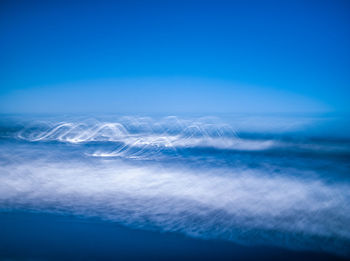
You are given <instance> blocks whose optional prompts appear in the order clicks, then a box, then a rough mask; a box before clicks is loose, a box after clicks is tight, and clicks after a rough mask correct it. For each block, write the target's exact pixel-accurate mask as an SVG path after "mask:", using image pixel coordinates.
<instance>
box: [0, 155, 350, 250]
mask: <svg viewBox="0 0 350 261" xmlns="http://www.w3.org/2000/svg"><path fill="white" fill-rule="evenodd" d="M0 173H1V175H0V206H2V208H6V207H9V208H31V209H35V210H41V211H54V212H55V211H69V212H72V213H75V214H79V215H86V216H98V217H101V218H103V219H107V220H111V221H116V222H120V223H122V224H125V225H128V226H132V227H139V228H146V229H149V228H153V229H160V230H164V231H176V232H181V233H185V234H187V235H190V236H194V237H200V238H221V239H226V240H232V241H235V242H239V243H243V244H272V245H276V244H277V245H280V246H284V247H288V248H296V249H298V248H299V249H300V248H301V249H320V248H321V249H323V250H325V251H331V252H335V253H340V254H345V255H349V254H350V253H349V251H348V250H349V249H350V248H349V245H350V187H349V186H348V185H344V184H342V185H341V184H333V185H330V184H326V183H323V182H321V181H317V180H302V179H293V178H291V177H289V178H288V177H286V176H279V177H277V176H276V177H271V176H269V177H268V176H267V175H265V174H264V173H254V172H247V171H242V170H223V169H211V170H208V171H207V172H204V173H200V174H198V173H196V172H195V171H193V170H190V169H187V170H185V169H184V170H173V169H164V168H160V167H135V166H129V165H125V164H123V163H121V162H117V163H116V162H104V163H103V164H102V165H99V164H97V165H95V166H88V165H84V164H83V163H76V164H73V165H70V164H67V163H66V164H64V163H44V164H40V163H31V164H19V165H16V166H11V167H1V168H0Z"/></svg>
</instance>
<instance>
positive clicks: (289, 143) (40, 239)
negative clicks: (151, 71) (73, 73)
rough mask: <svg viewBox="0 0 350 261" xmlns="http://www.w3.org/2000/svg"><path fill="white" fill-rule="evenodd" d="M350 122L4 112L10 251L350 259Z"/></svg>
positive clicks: (2, 196)
mask: <svg viewBox="0 0 350 261" xmlns="http://www.w3.org/2000/svg"><path fill="white" fill-rule="evenodd" d="M349 129H350V128H349V123H348V121H347V118H346V117H339V116H338V117H335V116H332V117H331V116H327V117H326V116H308V117H306V116H291V115H289V116H283V117H282V116H276V115H272V116H271V115H269V116H266V115H265V116H259V117H257V116H248V115H221V116H220V117H195V116H191V117H183V116H182V117H174V116H171V117H161V116H153V117H137V116H115V115H103V116H95V117H91V116H77V115H74V116H72V115H59V116H57V115H46V116H38V115H37V116H29V115H3V116H2V117H1V121H0V211H1V212H0V225H1V226H2V231H4V232H3V233H2V234H1V236H0V240H1V243H2V244H1V245H2V246H3V247H2V248H0V250H1V251H0V252H1V253H0V256H1V257H2V258H19V259H23V258H24V259H26V258H39V259H87V258H88V256H90V259H103V258H105V259H117V258H119V259H137V258H140V257H145V258H146V257H147V259H149V258H152V259H157V258H158V259H169V258H170V257H172V258H173V259H184V258H187V259H191V258H195V259H205V258H207V259H213V258H214V257H215V258H216V259H227V260H230V259H233V258H238V259H247V260H253V259H256V258H259V259H266V260H268V259H269V260H271V259H274V260H279V259H286V258H287V257H288V258H289V260H300V259H305V260H310V259H314V260H321V259H324V260H330V259H334V258H340V259H346V258H349V257H350V204H349V203H350V190H349V188H350V182H349V181H350V176H349V174H350V138H349V133H350V132H348V130H349ZM42 230H43V231H42ZM91 237H95V238H93V239H92V238H91ZM4 246H6V247H4ZM134 248H135V250H134ZM203 249H204V250H203ZM135 251H136V252H135Z"/></svg>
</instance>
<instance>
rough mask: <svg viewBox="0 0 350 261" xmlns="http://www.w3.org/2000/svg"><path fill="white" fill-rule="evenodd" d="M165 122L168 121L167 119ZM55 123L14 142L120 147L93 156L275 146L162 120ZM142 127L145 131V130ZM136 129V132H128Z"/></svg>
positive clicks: (224, 130) (211, 127)
mask: <svg viewBox="0 0 350 261" xmlns="http://www.w3.org/2000/svg"><path fill="white" fill-rule="evenodd" d="M167 120H169V119H168V118H167ZM130 121H131V120H130V119H129V118H128V122H125V123H124V124H122V123H111V122H109V123H100V122H98V123H94V124H86V123H72V122H65V123H59V124H57V125H55V126H53V127H49V128H46V129H45V130H32V129H24V130H22V131H20V132H19V133H18V135H17V136H18V138H20V139H24V140H28V141H31V142H36V141H60V142H68V143H86V142H100V141H108V142H118V143H122V144H124V146H121V147H118V148H117V149H116V150H114V151H112V152H110V151H109V152H100V151H97V152H96V153H93V156H103V155H104V156H118V155H121V153H123V154H125V153H126V152H129V151H130V149H131V148H140V149H141V151H143V150H146V149H148V148H152V149H153V150H154V149H155V148H173V149H176V148H184V147H213V148H218V149H234V150H264V149H268V148H270V147H273V146H274V145H276V144H275V143H276V142H275V141H272V140H249V139H241V138H239V137H237V136H236V134H235V132H234V131H233V129H232V128H231V127H229V126H228V125H225V124H208V123H205V122H201V121H194V122H191V121H190V122H187V121H186V122H180V121H179V120H177V121H176V124H174V123H172V124H170V125H167V124H169V123H168V122H166V121H165V120H163V121H160V122H157V123H154V122H153V123H152V122H151V123H149V122H147V124H148V125H146V124H144V123H142V121H141V123H140V122H139V121H137V120H135V119H134V121H132V122H131V123H130ZM146 126H147V127H148V128H146ZM135 127H136V128H137V131H136V132H131V131H130V130H128V129H133V128H135Z"/></svg>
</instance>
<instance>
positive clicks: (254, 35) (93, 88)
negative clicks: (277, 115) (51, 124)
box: [0, 0, 350, 113]
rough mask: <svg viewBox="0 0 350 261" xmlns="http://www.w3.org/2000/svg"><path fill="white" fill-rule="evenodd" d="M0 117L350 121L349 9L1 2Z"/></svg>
mask: <svg viewBox="0 0 350 261" xmlns="http://www.w3.org/2000/svg"><path fill="white" fill-rule="evenodd" d="M0 38H1V41H0V112H5V113H6V112H122V113H128V112H146V113H147V112H167V113H178V112H200V113H210V112H252V113H255V112H318V111H319V112H326V111H336V112H343V111H350V103H349V99H350V50H349V47H350V1H336V0H329V1H322V0H318V1H310V0H302V1H298V0H293V1H251V0H247V1H243V0H242V1H233V0H232V1H199V0H198V1H181V0H177V1H175V0H174V1H166V0H162V1H132V0H131V1H28V0H27V1H19V0H15V1H4V0H2V1H1V2H0Z"/></svg>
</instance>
